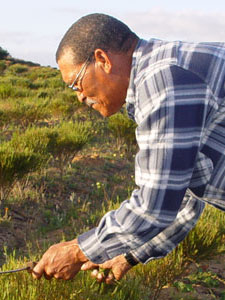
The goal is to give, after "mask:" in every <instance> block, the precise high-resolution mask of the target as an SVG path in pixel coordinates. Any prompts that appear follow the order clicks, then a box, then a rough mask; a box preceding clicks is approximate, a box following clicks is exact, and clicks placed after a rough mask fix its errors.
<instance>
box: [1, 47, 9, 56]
mask: <svg viewBox="0 0 225 300" xmlns="http://www.w3.org/2000/svg"><path fill="white" fill-rule="evenodd" d="M8 56H9V52H8V51H7V50H5V49H3V48H2V47H0V59H5V58H7V57H8Z"/></svg>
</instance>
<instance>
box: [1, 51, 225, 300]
mask: <svg viewBox="0 0 225 300" xmlns="http://www.w3.org/2000/svg"><path fill="white" fill-rule="evenodd" d="M0 128H1V131H0V141H1V145H0V265H3V266H2V267H3V268H4V269H6V268H12V267H18V266H20V265H21V264H24V263H25V261H26V260H30V259H35V260H38V259H39V258H40V256H41V254H43V252H44V251H45V249H47V248H48V247H49V246H50V245H51V244H52V243H56V242H59V241H62V240H69V239H72V238H74V237H76V236H77V235H78V234H79V233H82V232H84V231H86V230H88V229H89V228H92V227H94V226H96V225H97V224H98V222H99V220H100V218H101V217H102V216H103V215H104V214H105V213H106V212H107V211H108V210H111V209H116V208H117V207H118V206H119V205H120V203H121V202H122V201H123V200H125V199H126V198H127V197H129V195H130V194H131V192H132V190H133V189H134V188H135V187H136V186H135V182H134V156H135V153H136V152H137V145H136V144H135V137H134V129H135V124H134V123H133V122H132V121H130V120H128V118H127V116H126V112H125V110H122V111H121V112H120V113H118V114H116V115H115V116H113V117H111V118H109V119H104V118H102V117H101V116H100V115H99V114H98V113H97V112H95V111H93V110H91V109H90V108H88V107H85V106H83V105H81V104H80V103H79V102H78V101H77V99H76V96H75V93H74V92H73V91H71V90H70V89H68V88H67V87H66V86H65V84H64V83H63V81H62V78H61V75H60V72H59V71H58V70H57V69H52V68H50V67H42V66H38V65H37V64H33V63H32V62H25V61H20V60H15V59H13V58H11V57H9V56H8V54H7V55H6V56H5V57H3V58H2V59H1V58H0ZM25 154H26V156H25ZM16 159H17V160H16ZM18 162H19V163H18ZM31 162H32V164H31ZM35 162H36V164H35ZM21 166H23V167H21ZM22 171H23V172H22ZM224 221H225V217H224V214H222V213H220V212H218V211H217V210H215V209H212V208H209V207H207V209H206V211H205V213H204V215H203V217H202V218H201V220H200V221H199V223H198V226H197V228H196V229H195V230H194V231H192V233H191V234H190V235H189V236H188V237H187V238H186V240H185V241H184V242H183V243H182V244H181V245H180V246H179V247H178V248H177V249H176V250H175V251H174V252H173V253H171V254H170V255H169V256H167V257H166V258H165V259H162V260H159V261H155V262H151V263H150V264H148V265H147V266H138V267H136V268H134V269H133V270H132V271H131V272H130V274H128V275H127V276H126V278H124V279H123V280H122V281H121V284H118V285H116V286H113V287H104V285H103V286H98V285H94V284H93V281H92V280H91V279H90V277H89V275H86V274H81V275H80V276H78V278H77V279H76V280H74V281H72V282H67V283H62V282H61V283H55V282H53V283H52V284H51V286H50V285H49V283H48V282H47V283H46V281H40V283H38V284H36V283H34V282H33V281H32V279H31V278H30V277H29V275H28V274H23V276H22V275H20V276H18V277H16V275H13V277H11V278H9V277H4V278H3V277H0V298H1V299H5V300H9V299H10V300H11V299H13V297H14V299H16V300H20V299H26V297H27V299H29V300H32V299H42V300H43V299H57V300H60V299H80V300H83V299H91V300H92V299H97V298H98V297H99V295H101V299H103V300H104V299H107V300H108V299H109V297H113V299H115V300H122V299H130V300H139V299H140V300H145V299H159V294H160V292H161V291H162V295H163V297H166V298H168V299H204V300H206V299H224V298H222V297H225V296H224V295H225V294H224V293H223V291H224V288H225V285H224V279H225V276H224V272H223V271H221V268H217V270H216V269H215V268H214V269H213V268H212V266H211V264H210V262H207V263H206V262H205V260H206V258H208V257H210V258H211V257H213V256H216V255H220V256H218V257H219V258H218V257H217V258H213V259H214V260H216V259H217V260H218V259H219V261H221V262H222V261H223V262H224V254H223V253H224V251H225V249H224V241H225V236H224V234H225V231H224ZM206 236H207V238H206ZM6 248H7V250H6ZM13 251H14V252H13ZM12 253H14V254H12ZM21 257H22V258H21ZM190 262H192V264H193V265H194V266H195V269H193V265H190ZM207 265H208V266H210V267H207ZM221 265H222V263H221ZM191 266H192V267H191ZM214 266H215V265H214ZM189 271H190V272H191V274H195V275H196V276H195V278H196V277H197V276H199V277H198V279H197V281H194V279H193V278H190V276H189V275H190V273H188V272H189ZM206 273H207V274H206ZM203 275H204V276H205V277H204V276H203ZM201 276H202V277H201ZM200 277H201V279H200ZM185 278H186V279H185ZM202 278H203V279H202ZM210 280H211V281H210ZM174 281H175V282H178V283H177V284H175V285H174ZM196 282H197V283H196ZM206 282H207V284H208V285H207V284H206ZM208 282H209V283H208ZM210 282H211V283H210ZM18 284H20V289H18V288H16V287H17V285H18ZM182 284H183V285H182ZM9 285H10V289H8V288H6V287H8V286H9ZM22 286H23V287H22ZM196 286H198V287H199V286H202V287H204V289H203V290H204V293H203V292H201V291H200V289H199V292H198V289H196ZM163 287H164V288H163ZM185 288H186V290H185ZM188 288H189V289H190V291H188ZM19 290H20V291H19ZM43 291H44V292H43ZM196 291H197V292H196ZM189 292H191V293H192V294H193V298H188V297H189V296H190V294H188V293H189ZM42 293H43V294H44V295H45V296H44V298H43V296H42V295H43V294H42ZM165 293H166V294H165ZM171 293H172V294H173V295H172V294H171ZM196 293H197V294H196ZM170 294H171V295H172V296H171V298H169V297H170ZM33 295H36V296H33ZM37 295H39V296H37ZM165 295H166V296H165ZM178 295H182V296H178ZM196 295H197V296H196ZM12 296H13V297H12ZM35 297H39V298H35ZM178 297H180V298H178ZM181 297H182V298H181ZM166 298H162V299H166Z"/></svg>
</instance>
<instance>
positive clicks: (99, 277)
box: [96, 273, 105, 283]
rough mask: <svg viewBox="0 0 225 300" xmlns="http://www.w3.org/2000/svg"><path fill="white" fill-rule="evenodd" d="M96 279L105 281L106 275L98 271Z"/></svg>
mask: <svg viewBox="0 0 225 300" xmlns="http://www.w3.org/2000/svg"><path fill="white" fill-rule="evenodd" d="M96 280H97V281H98V282H99V283H101V282H103V281H105V277H104V276H103V275H102V274H101V273H98V275H97V277H96Z"/></svg>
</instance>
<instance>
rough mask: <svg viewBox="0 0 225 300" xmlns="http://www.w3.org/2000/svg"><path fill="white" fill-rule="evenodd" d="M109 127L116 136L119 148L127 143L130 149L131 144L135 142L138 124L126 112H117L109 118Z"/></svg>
mask: <svg viewBox="0 0 225 300" xmlns="http://www.w3.org/2000/svg"><path fill="white" fill-rule="evenodd" d="M108 128H109V130H110V132H111V133H112V135H113V136H114V137H115V138H116V141H117V145H118V148H119V149H120V148H121V146H122V145H123V144H126V146H127V149H128V151H129V150H130V147H131V145H133V144H135V141H136V140H135V128H136V124H135V123H134V122H133V121H132V120H131V119H129V118H128V117H127V115H126V114H123V113H117V114H115V115H113V116H111V117H110V118H109V120H108Z"/></svg>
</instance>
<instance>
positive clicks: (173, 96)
mask: <svg viewBox="0 0 225 300" xmlns="http://www.w3.org/2000/svg"><path fill="white" fill-rule="evenodd" d="M136 88H137V101H136V103H135V118H136V121H137V123H138V127H137V129H136V138H137V142H138V146H139V152H138V153H137V155H136V158H135V180H136V184H137V185H138V186H139V188H138V189H136V190H134V191H133V193H132V195H131V197H130V199H127V200H125V201H124V202H123V203H122V204H121V206H120V207H119V208H118V209H117V210H115V211H111V212H108V213H107V214H106V215H105V216H104V217H103V218H102V220H101V221H100V224H99V226H98V227H97V228H94V229H92V230H91V231H88V232H86V233H84V234H82V235H80V236H79V237H78V241H79V245H80V247H81V249H82V251H83V252H84V254H85V255H86V256H87V257H88V258H89V259H90V260H91V261H93V262H95V263H102V262H104V261H106V260H108V259H111V258H113V257H115V256H117V255H120V254H122V253H125V252H130V251H132V250H135V249H137V248H138V247H141V246H142V245H144V244H145V243H147V242H149V241H150V240H151V239H153V238H154V237H155V236H157V235H159V234H160V233H161V232H162V231H164V230H165V229H166V228H169V227H170V226H172V224H173V222H175V220H176V217H177V214H178V211H179V210H180V206H181V203H182V200H183V198H184V195H185V192H186V190H187V188H188V187H189V184H190V181H191V177H192V173H193V170H194V166H195V160H196V157H197V154H198V152H199V148H200V144H201V138H202V132H203V129H204V125H205V115H206V105H207V95H208V89H207V86H206V84H205V83H204V82H203V81H202V80H201V78H199V77H198V76H197V75H195V74H194V73H191V72H190V71H187V70H184V69H182V68H180V67H177V66H173V65H171V66H167V67H165V66H164V67H162V68H160V67H157V68H156V70H155V71H154V72H153V71H152V72H151V74H150V75H149V76H143V80H142V81H140V83H139V86H137V87H136Z"/></svg>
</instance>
